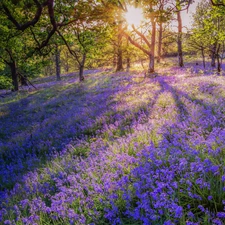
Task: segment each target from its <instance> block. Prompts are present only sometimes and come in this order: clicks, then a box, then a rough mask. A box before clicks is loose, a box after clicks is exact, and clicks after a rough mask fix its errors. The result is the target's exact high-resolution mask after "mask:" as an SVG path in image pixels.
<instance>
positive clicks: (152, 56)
mask: <svg viewBox="0 0 225 225" xmlns="http://www.w3.org/2000/svg"><path fill="white" fill-rule="evenodd" d="M151 24H152V35H151V49H150V55H149V66H148V76H149V77H152V73H154V72H155V36H156V22H155V21H154V19H151Z"/></svg>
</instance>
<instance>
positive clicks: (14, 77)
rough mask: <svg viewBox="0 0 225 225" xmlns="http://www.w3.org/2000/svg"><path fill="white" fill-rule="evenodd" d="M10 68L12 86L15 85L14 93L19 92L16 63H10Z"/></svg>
mask: <svg viewBox="0 0 225 225" xmlns="http://www.w3.org/2000/svg"><path fill="white" fill-rule="evenodd" d="M9 67H10V70H11V76H12V85H13V89H12V91H18V90H19V83H18V74H17V71H16V63H15V62H14V61H13V62H11V63H9Z"/></svg>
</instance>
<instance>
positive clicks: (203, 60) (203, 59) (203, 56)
mask: <svg viewBox="0 0 225 225" xmlns="http://www.w3.org/2000/svg"><path fill="white" fill-rule="evenodd" d="M201 52H202V62H203V67H204V69H205V54H204V49H201Z"/></svg>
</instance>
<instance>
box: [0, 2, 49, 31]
mask: <svg viewBox="0 0 225 225" xmlns="http://www.w3.org/2000/svg"><path fill="white" fill-rule="evenodd" d="M33 1H34V3H35V5H36V6H37V11H36V13H35V16H34V18H33V19H32V20H30V21H28V22H26V23H24V24H19V22H18V21H17V20H16V19H15V18H14V17H13V15H12V14H11V12H10V10H9V9H8V7H7V6H6V5H5V4H4V3H2V8H3V10H4V13H5V14H6V16H7V17H8V19H9V20H10V21H11V22H12V23H13V24H14V25H15V26H16V28H17V30H21V31H24V30H26V29H27V28H28V27H30V26H34V25H35V24H36V23H37V22H38V21H39V19H40V17H41V14H42V10H43V8H44V7H45V6H47V5H48V2H49V0H47V1H45V2H43V3H42V4H41V3H40V2H39V1H38V0H33Z"/></svg>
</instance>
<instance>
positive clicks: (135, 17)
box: [125, 6, 144, 27]
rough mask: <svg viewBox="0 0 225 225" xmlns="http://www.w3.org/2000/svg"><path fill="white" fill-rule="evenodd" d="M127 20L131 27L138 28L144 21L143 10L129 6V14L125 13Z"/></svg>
mask: <svg viewBox="0 0 225 225" xmlns="http://www.w3.org/2000/svg"><path fill="white" fill-rule="evenodd" d="M125 19H126V21H127V23H128V25H129V26H131V25H134V26H135V27H138V26H140V25H141V22H142V21H143V20H144V16H143V10H142V9H140V8H135V7H133V6H128V7H127V12H126V13H125Z"/></svg>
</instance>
